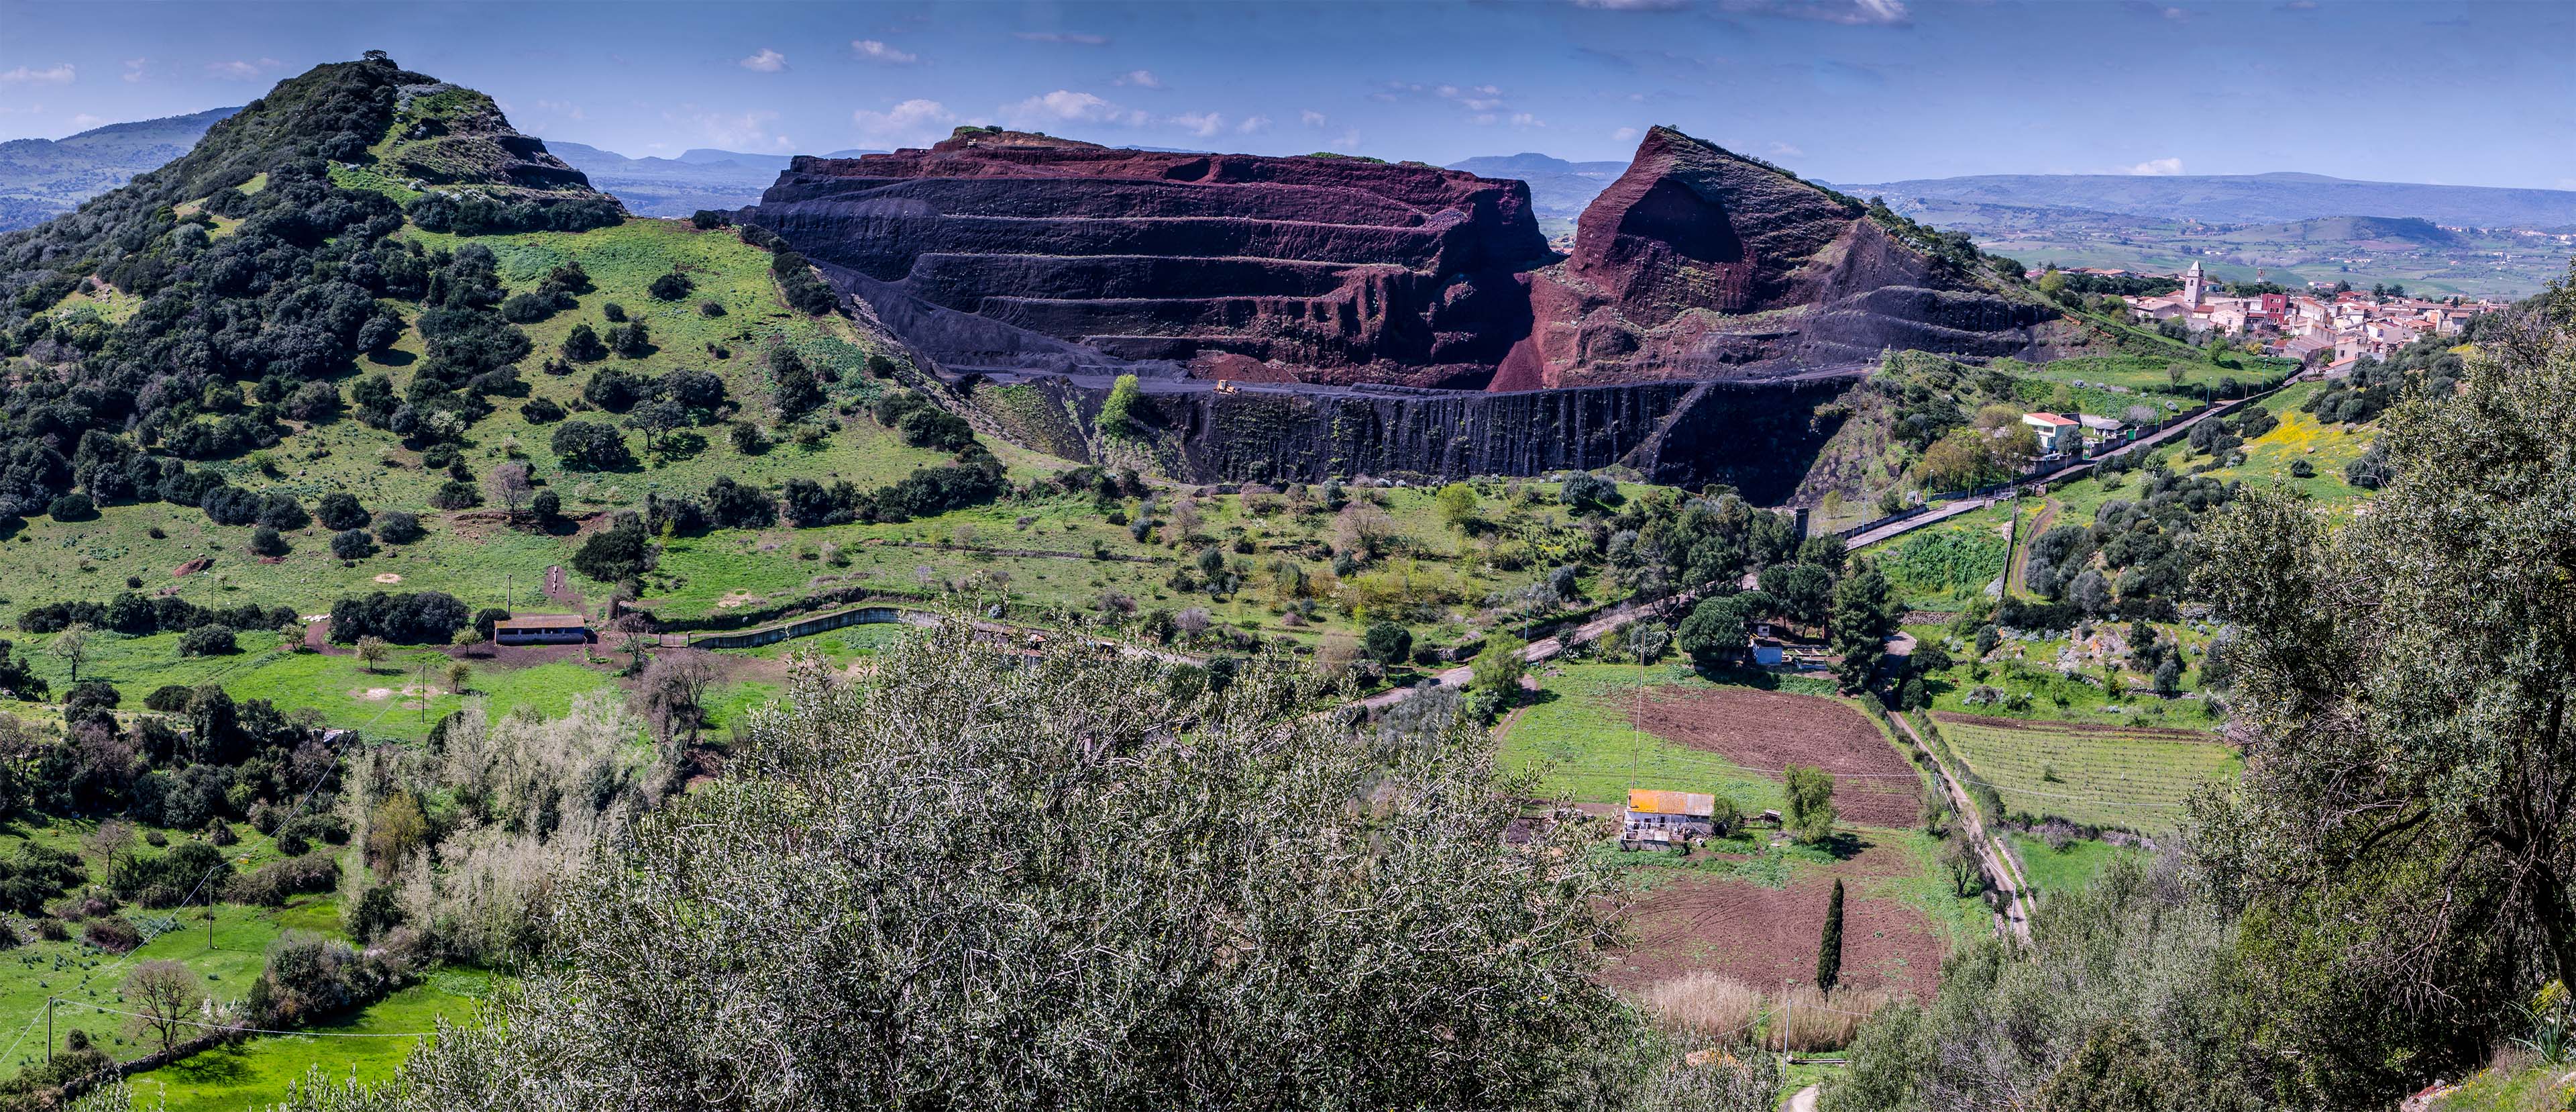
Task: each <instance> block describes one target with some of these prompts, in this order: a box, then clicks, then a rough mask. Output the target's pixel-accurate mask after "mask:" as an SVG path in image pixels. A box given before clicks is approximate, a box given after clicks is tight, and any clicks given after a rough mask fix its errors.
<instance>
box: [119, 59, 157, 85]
mask: <svg viewBox="0 0 2576 1112" xmlns="http://www.w3.org/2000/svg"><path fill="white" fill-rule="evenodd" d="M151 64H152V59H150V58H128V59H126V60H125V79H126V80H127V81H129V82H132V81H141V80H143V67H145V66H148V65H151Z"/></svg>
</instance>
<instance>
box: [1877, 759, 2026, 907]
mask: <svg viewBox="0 0 2576 1112" xmlns="http://www.w3.org/2000/svg"><path fill="white" fill-rule="evenodd" d="M1888 717H1890V718H1893V719H1895V720H1896V725H1897V727H1898V728H1900V729H1902V730H1904V731H1905V736H1906V737H1907V738H1909V739H1911V740H1912V741H1913V742H1914V748H1915V749H1917V750H1919V751H1920V752H1921V753H1922V754H1923V756H1924V758H1925V759H1927V760H1930V761H1931V762H1932V767H1934V768H1935V769H1938V770H1939V771H1938V772H1937V773H1936V774H1935V775H1934V777H1933V778H1934V779H1936V780H1939V781H1940V782H1941V787H1942V789H1943V790H1945V791H1947V792H1948V793H1949V795H1950V806H1951V808H1952V809H1954V810H1956V811H1957V812H1958V813H1959V821H1960V822H1964V823H1966V824H1968V834H1969V837H1970V838H1972V839H1973V840H1975V842H1976V844H1977V856H1979V857H1981V858H1984V859H1985V862H1986V872H1987V875H1989V876H1992V877H1994V878H1995V882H1996V883H1998V884H2001V885H2002V886H2003V889H2004V916H2003V918H2004V921H2003V922H2002V923H2000V924H1998V925H1997V927H1996V930H1998V931H2003V930H2006V929H2009V930H2010V931H2011V935H2012V937H2014V938H2017V939H2020V940H2021V941H2022V942H2024V943H2027V942H2029V941H2030V904H2029V902H2028V901H2027V900H2025V899H2024V898H2023V896H2022V893H2023V892H2024V891H2026V890H2028V889H2029V887H2030V882H2029V881H2028V880H2027V879H2024V878H2023V877H2022V875H2021V870H2020V869H2019V868H2017V867H2016V866H2015V865H2014V864H2013V860H2012V855H2011V854H2008V853H2005V852H2003V848H2002V847H2001V846H1998V845H1996V844H1995V840H1994V838H1993V837H1992V836H1991V835H1989V834H1988V833H1987V832H1986V823H1985V818H1984V817H1983V816H1981V815H1979V814H1978V813H1977V803H1976V801H1975V800H1972V799H1969V798H1968V793H1967V790H1966V789H1964V788H1962V787H1960V786H1959V779H1958V777H1956V776H1953V775H1951V774H1950V769H1949V766H1947V765H1944V764H1942V763H1941V758H1940V756H1939V755H1938V754H1936V753H1934V752H1932V747H1931V746H1929V745H1925V744H1923V738H1922V736H1921V735H1919V734H1917V733H1915V732H1914V723H1912V722H1909V721H1907V720H1906V718H1905V716H1904V715H1902V714H1895V715H1889V716H1888Z"/></svg>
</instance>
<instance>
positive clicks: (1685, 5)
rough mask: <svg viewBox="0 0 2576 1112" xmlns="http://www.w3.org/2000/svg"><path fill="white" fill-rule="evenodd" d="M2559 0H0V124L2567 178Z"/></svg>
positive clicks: (1857, 175) (2568, 98) (15, 130)
mask: <svg viewBox="0 0 2576 1112" xmlns="http://www.w3.org/2000/svg"><path fill="white" fill-rule="evenodd" d="M2571 44H2576V4H2569V3H2564V2H2554V0H2553V2H2540V0H2532V2H2519V0H2517V2H2504V3H2440V2H2430V3H2369V2H2362V3H2346V2H2338V0H2242V2H2227V3H2209V2H2193V0H2171V2H2167V0H2139V2H2131V3H2118V2H2101V3H2096V2H2090V0H2086V2H2066V0H2058V2H2044V3H2029V2H2008V0H1994V2H1982V3H1935V2H1931V0H1527V2H1499V0H1479V2H1460V3H1447V2H1419V3H1403V2H1395V3H1369V4H1362V3H1298V4H1280V3H1199V4H1183V3H1152V4H1087V3H979V4H955V3H942V4H931V3H919V4H915V3H894V4H864V5H862V4H827V3H792V4H756V3H652V2H632V0H629V2H620V3H605V2H603V3H498V2H495V3H479V2H478V3H439V2H433V0H403V2H399V3H319V2H315V3H262V4H248V3H180V2H166V3H152V4H115V3H79V4H70V3H63V4H54V3H23V2H14V0H12V2H0V138H15V137H21V136H49V137H57V136H61V135H66V134H69V133H71V132H74V131H78V130H81V129H83V128H86V127H91V126H95V125H96V124H98V123H101V122H112V121H119V120H130V119H139V118H145V117H150V116H160V115H170V114H174V113H180V112H189V111H195V110H198V109H203V108H210V107H215V106H219V105H228V104H240V103H242V102H244V101H247V100H249V99H250V98H252V97H254V96H257V95H258V94H259V93H260V92H261V91H262V90H264V89H266V88H267V86H268V85H269V84H270V83H272V82H274V81H276V80H277V79H278V78H280V77H283V76H287V75H291V74H293V73H296V72H299V71H301V70H303V69H304V68H306V67H308V66H311V65H313V64H315V63H317V62H324V61H333V60H340V59H347V58H353V57H356V56H357V54H358V53H359V52H360V51H362V50H366V49H369V48H380V49H383V50H386V51H389V52H391V53H392V54H393V56H394V58H395V59H396V60H397V61H399V62H401V63H403V64H404V65H406V66H408V67H410V68H412V69H416V70H420V71H422V72H425V73H430V74H433V75H436V76H439V77H442V78H445V79H447V80H451V81H455V82H458V83H461V84H465V85H471V86H473V87H476V88H479V89H482V90H485V91H486V92H489V93H491V94H493V95H494V96H495V97H497V98H498V99H499V100H500V101H501V102H502V104H503V105H504V107H505V108H506V109H507V110H508V111H509V113H510V116H511V119H512V120H513V121H514V122H515V123H517V124H518V126H519V127H520V128H521V129H522V130H524V131H527V132H530V133H532V134H536V135H539V136H542V137H545V138H550V139H565V140H574V141H579V142H584V143H590V144H592V145H595V146H600V147H606V148H609V149H612V150H617V151H621V152H624V153H626V154H629V155H646V154H665V155H670V154H677V153H679V152H680V151H681V150H683V149H686V148H690V147H721V148H728V149H733V150H745V151H762V152H778V153H787V152H821V151H829V150H835V149H840V148H845V147H869V148H882V147H890V146H896V145H919V144H922V143H925V142H928V141H930V140H933V139H936V138H938V137H939V136H941V135H944V134H946V133H947V131H948V129H949V128H950V127H952V126H954V125H956V124H959V123H1002V124H1009V125H1013V126H1021V127H1033V128H1037V129H1039V130H1044V131H1047V132H1050V133H1052V134H1058V135H1067V136H1073V137H1076V138H1082V139H1091V140H1095V141H1100V142H1108V143H1119V144H1135V145H1144V146H1171V147H1192V148H1209V149H1227V150H1242V151H1252V152H1258V153H1267V154H1291V153H1304V152H1307V151H1314V150H1321V149H1330V150H1339V151H1345V152H1349V153H1357V154H1368V155H1376V156H1379V157H1383V158H1416V159H1421V160H1424V161H1429V162H1442V163H1445V162H1451V161H1455V160H1457V159H1460V158H1464V157H1468V156H1472V155H1480V154H1508V153H1513V152H1517V151H1541V152H1545V153H1549V154H1554V155H1558V156H1561V157H1566V158H1573V159H1625V158H1626V157H1627V156H1628V154H1629V152H1630V151H1631V150H1633V148H1634V146H1635V136H1636V134H1637V131H1638V130H1639V129H1642V128H1644V127H1646V126H1648V125H1651V124H1658V123H1668V124H1673V125H1676V126H1679V127H1681V128H1682V129H1683V130H1685V131H1688V132H1690V133H1692V134H1694V135H1699V136H1702V137H1704V138H1708V139H1711V140H1714V141H1716V142H1719V143H1721V144H1724V145H1727V146H1729V147H1733V148H1736V149H1739V150H1744V151H1747V152H1751V153H1754V154H1759V155H1762V156H1764V157H1767V158H1770V159H1772V160H1774V161H1777V162H1779V163H1781V164H1783V165H1786V166H1788V167H1790V168H1791V169H1794V170H1797V171H1799V172H1800V173H1803V174H1806V175H1809V176H1812V177H1819V178H1824V179H1827V180H1832V181H1842V182H1872V181H1884V180H1894V179H1899V178H1908V177H1938V176H1948V175H1955V174H1972V173H2131V172H2137V173H2156V172H2166V173H2171V172H2182V173H2192V174H2223V173H2258V172H2263V171H2268V170H2304V171H2309V172H2315V173H2325V174H2334V175H2338V176H2342V177H2353V178H2370V179H2379V180H2396V181H2433V182H2441V183H2446V184H2455V185H2509V186H2534V187H2543V188H2561V189H2576V49H2571Z"/></svg>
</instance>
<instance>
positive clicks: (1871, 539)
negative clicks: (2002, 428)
mask: <svg viewBox="0 0 2576 1112" xmlns="http://www.w3.org/2000/svg"><path fill="white" fill-rule="evenodd" d="M2305 377H2307V372H2306V371H2300V372H2298V373H2296V374H2293V375H2291V376H2290V377H2288V378H2285V379H2282V380H2281V385H2280V386H2276V387H2274V388H2273V389H2272V390H2266V391H2264V392H2263V393H2261V394H2256V395H2254V396H2252V397H2247V398H2239V399H2237V400H2235V401H2232V402H2225V403H2222V404H2220V405H2217V406H2213V407H2211V408H2209V409H2204V410H2201V411H2200V412H2198V413H2195V414H2192V415H2191V416H2189V417H2186V418H2184V419H2182V420H2181V421H2179V422H2176V423H2175V424H2173V425H2171V426H2169V427H2167V428H2162V429H2158V430H2156V431H2155V432H2154V433H2151V434H2149V435H2147V436H2142V437H2139V438H2138V439H2137V441H2136V442H2134V443H2131V444H2125V445H2122V446H2120V447H2118V448H2115V449H2113V450H2111V451H2108V452H2104V453H2102V455H2101V456H2099V457H2097V459H2096V460H2094V461H2088V462H2085V463H2079V464H2076V465H2075V466H2073V467H2069V468H2067V469H2065V470H2063V471H2057V472H2053V473H2050V474H2048V475H2043V476H2040V477H2038V478H2034V479H2031V480H2030V481H2031V482H2033V483H2062V482H2065V481H2066V480H2068V479H2079V478H2082V477H2084V476H2086V475H2089V474H2092V473H2093V469H2094V468H2095V467H2096V466H2098V461H2099V460H2102V459H2109V458H2111V457H2112V456H2119V455H2127V454H2129V453H2132V452H2143V451H2147V450H2149V449H2152V448H2154V447H2156V446H2157V445H2160V444H2163V443H2164V442H2166V441H2168V440H2171V439H2173V438H2174V437H2177V436H2184V435H2188V434H2189V433H2190V432H2191V427H2192V426H2193V425H2197V424H2199V423H2201V422H2202V421H2205V420H2208V419H2210V418H2212V417H2219V416H2224V415H2226V414H2229V413H2234V412H2236V411H2237V410H2238V409H2241V408H2244V407H2245V406H2247V405H2251V404H2253V403H2254V402H2257V401H2260V400H2262V399H2264V398H2266V397H2269V396H2271V394H2272V393H2273V392H2274V391H2276V390H2280V389H2283V388H2286V387H2288V386H2289V385H2290V384H2291V383H2293V382H2297V381H2299V380H2300V379H2302V378H2305ZM2013 493H2014V492H2012V491H2002V492H1999V493H1996V494H1991V495H1987V496H1986V497H1983V498H1962V499H1960V500H1958V501H1956V502H1952V503H1950V504H1948V505H1945V506H1943V507H1941V508H1940V509H1937V510H1934V511H1932V512H1931V513H1927V514H1924V515H1923V516H1921V517H1909V518H1906V519H1905V520H1903V521H1891V522H1889V523H1887V524H1885V525H1881V526H1879V527H1878V528H1876V529H1872V530H1870V531H1869V532H1866V533H1861V534H1858V535H1855V536H1853V537H1852V538H1851V540H1849V541H1848V542H1846V543H1845V544H1844V546H1843V547H1844V548H1845V549H1846V550H1849V551H1858V550H1860V549H1861V548H1862V547H1864V546H1867V545H1873V544H1877V543H1878V542H1880V541H1883V540H1886V539H1888V538H1890V537H1901V536H1904V535H1905V534H1907V533H1910V532H1913V531H1914V530H1917V529H1920V528H1922V527H1924V526H1926V525H1935V524H1938V523H1940V522H1943V521H1947V520H1949V519H1951V518H1954V517H1957V516H1959V515H1960V514H1963V513H1967V512H1969V511H1972V510H1982V509H1984V508H1986V507H1988V506H1991V505H1994V504H1995V503H1997V502H2001V501H2007V500H2009V499H2011V498H2012V496H2013Z"/></svg>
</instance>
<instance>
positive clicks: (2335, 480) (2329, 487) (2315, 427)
mask: <svg viewBox="0 0 2576 1112" xmlns="http://www.w3.org/2000/svg"><path fill="white" fill-rule="evenodd" d="M2323 389H2325V384H2324V383H2319V382H2302V383H2299V384H2297V385H2295V386H2292V387H2290V388H2289V389H2286V390H2283V391H2281V392H2280V393H2278V394H2275V395H2273V396H2272V397H2269V398H2266V399H2264V401H2263V408H2265V409H2268V410H2271V411H2272V412H2273V413H2275V414H2277V415H2279V417H2280V418H2281V424H2280V426H2279V427H2278V428H2275V429H2273V430H2272V431H2270V432H2268V433H2265V434H2263V435H2262V436H2259V437H2256V438H2254V439H2252V440H2249V441H2246V442H2245V445H2244V446H2243V447H2242V448H2240V449H2238V450H2239V451H2241V452H2243V453H2245V462H2243V463H2240V464H2237V465H2236V466H2234V467H2221V468H2219V469H2217V470H2215V471H2211V472H2209V477H2211V478H2214V479H2240V480H2243V481H2244V482H2245V483H2246V484H2247V485H2249V486H2265V485H2275V484H2277V485H2283V486H2288V487H2290V488H2292V489H2294V490H2297V491H2299V492H2301V493H2303V494H2306V495H2307V496H2308V497H2310V498H2313V499H2316V500H2318V501H2319V502H2324V503H2343V502H2349V501H2352V500H2355V499H2359V498H2363V497H2367V496H2368V492H2367V491H2363V490H2360V489H2357V488H2355V487H2354V486H2353V485H2352V484H2350V483H2347V482H2345V481H2344V480H2343V468H2344V465H2345V464H2347V463H2350V462H2352V461H2353V460H2356V459H2359V458H2361V454H2362V453H2363V452H2365V451H2368V450H2369V448H2370V445H2371V442H2372V441H2373V440H2375V439H2377V438H2378V429H2377V428H2376V427H2374V426H2370V425H2363V426H2360V427H2357V428H2354V429H2351V430H2350V431H2346V429H2345V427H2344V426H2342V425H2330V424H2326V423H2324V422H2321V421H2319V420H2317V418H2316V417H2315V415H2313V414H2309V413H2304V412H2301V411H2300V409H2299V406H2300V405H2301V404H2303V403H2305V402H2306V401H2307V400H2308V399H2309V398H2311V397H2314V396H2316V394H2317V393H2318V392H2319V391H2321V390H2323ZM2300 460H2305V461H2307V463H2308V466H2309V468H2310V469H2311V470H2312V471H2314V472H2315V473H2314V474H2313V475H2310V476H2307V477H2304V478H2303V477H2300V476H2298V475H2294V474H2292V473H2291V471H2290V468H2291V465H2292V464H2293V463H2295V462H2297V461H2300Z"/></svg>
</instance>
